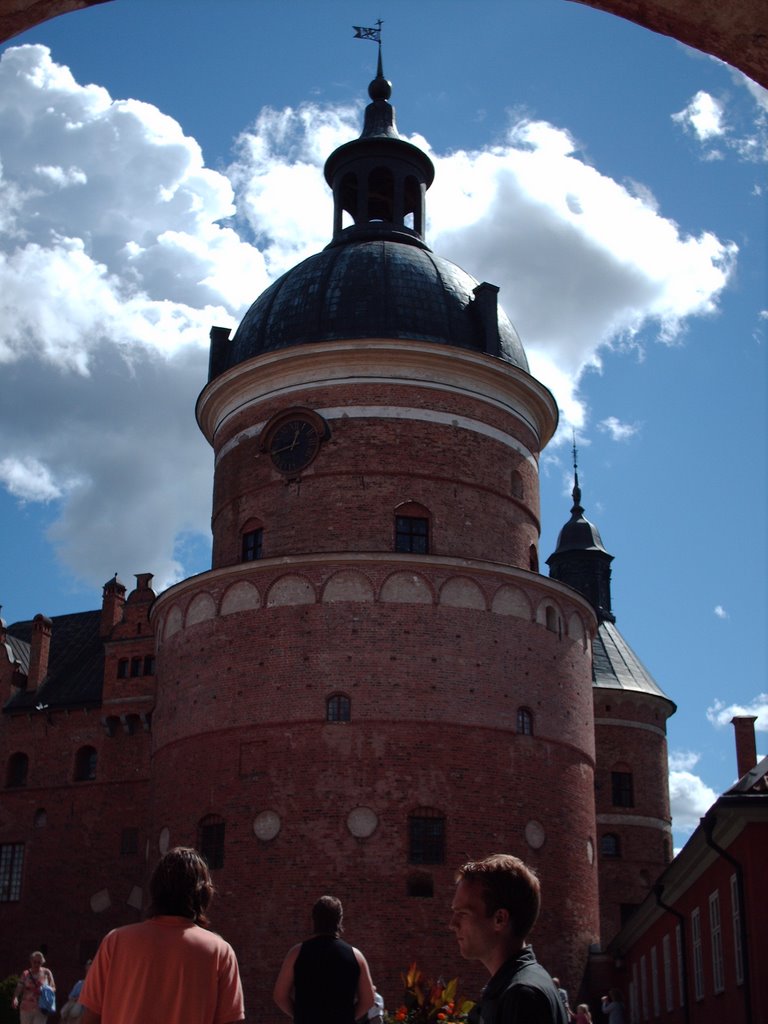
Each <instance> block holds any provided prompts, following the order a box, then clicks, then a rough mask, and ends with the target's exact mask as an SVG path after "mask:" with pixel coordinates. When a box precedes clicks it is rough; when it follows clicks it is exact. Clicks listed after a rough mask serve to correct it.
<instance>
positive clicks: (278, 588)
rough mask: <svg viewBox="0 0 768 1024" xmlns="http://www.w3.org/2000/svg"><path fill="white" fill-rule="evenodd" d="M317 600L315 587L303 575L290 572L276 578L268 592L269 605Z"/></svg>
mask: <svg viewBox="0 0 768 1024" xmlns="http://www.w3.org/2000/svg"><path fill="white" fill-rule="evenodd" d="M316 600H317V594H316V593H315V588H314V587H313V586H312V584H311V583H310V582H309V580H308V579H305V578H304V577H303V576H299V575H297V574H296V573H289V574H288V575H287V576H281V577H280V579H279V580H275V582H274V583H273V584H272V586H271V587H270V588H269V593H268V594H267V607H268V608H279V607H282V606H283V605H295V604H314V603H315V601H316Z"/></svg>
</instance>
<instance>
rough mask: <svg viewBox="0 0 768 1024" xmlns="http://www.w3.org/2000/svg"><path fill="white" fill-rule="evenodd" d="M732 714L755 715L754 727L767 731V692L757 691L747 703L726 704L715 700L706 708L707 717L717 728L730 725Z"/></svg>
mask: <svg viewBox="0 0 768 1024" xmlns="http://www.w3.org/2000/svg"><path fill="white" fill-rule="evenodd" d="M734 715H755V716H756V717H757V721H756V722H755V729H756V730H757V731H758V732H768V693H758V695H757V696H756V697H755V698H754V700H752V701H750V703H749V704H726V703H725V701H722V700H715V701H714V703H713V704H712V705H711V706H710V707H708V708H707V718H708V719H709V721H710V722H711V723H712V725H714V726H715V727H716V728H718V729H720V728H722V727H723V726H724V725H730V722H731V719H732V718H733V717H734Z"/></svg>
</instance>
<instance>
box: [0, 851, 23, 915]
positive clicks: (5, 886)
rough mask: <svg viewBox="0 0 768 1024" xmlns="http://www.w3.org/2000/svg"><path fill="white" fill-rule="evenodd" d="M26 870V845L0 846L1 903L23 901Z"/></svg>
mask: <svg viewBox="0 0 768 1024" xmlns="http://www.w3.org/2000/svg"><path fill="white" fill-rule="evenodd" d="M23 868H24V843H2V844H0V903H16V902H17V901H18V900H19V899H21V874H22V870H23Z"/></svg>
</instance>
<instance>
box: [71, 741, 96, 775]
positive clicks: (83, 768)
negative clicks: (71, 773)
mask: <svg viewBox="0 0 768 1024" xmlns="http://www.w3.org/2000/svg"><path fill="white" fill-rule="evenodd" d="M96 759H97V754H96V748H95V747H80V749H79V750H78V752H77V754H75V781H76V782H87V781H90V780H92V779H95V778H96Z"/></svg>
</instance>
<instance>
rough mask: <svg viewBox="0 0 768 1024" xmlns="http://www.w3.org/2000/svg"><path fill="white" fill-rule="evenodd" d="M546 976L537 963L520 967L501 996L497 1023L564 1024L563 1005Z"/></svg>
mask: <svg viewBox="0 0 768 1024" xmlns="http://www.w3.org/2000/svg"><path fill="white" fill-rule="evenodd" d="M536 968H537V969H536ZM526 974H527V975H528V977H525V975H526ZM548 977H549V976H548V975H547V973H546V971H544V969H543V968H542V967H541V966H540V965H538V964H530V965H528V966H527V967H526V968H523V969H522V970H520V971H519V972H518V973H517V975H516V976H515V978H514V980H513V981H512V982H511V983H510V984H509V985H508V986H507V988H506V989H505V991H504V993H503V994H502V996H501V1000H500V1007H499V1013H498V1017H497V1021H498V1024H565V1021H566V1016H565V1008H564V1006H563V1004H562V1002H561V1000H560V997H559V996H558V994H557V990H556V989H555V987H554V985H552V986H551V990H550V986H548V985H547V979H548Z"/></svg>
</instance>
